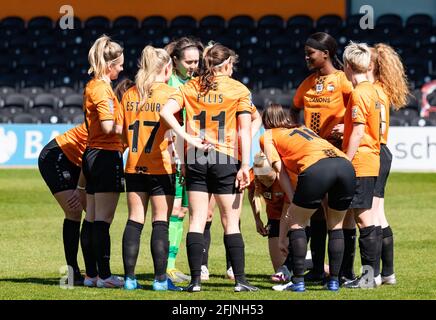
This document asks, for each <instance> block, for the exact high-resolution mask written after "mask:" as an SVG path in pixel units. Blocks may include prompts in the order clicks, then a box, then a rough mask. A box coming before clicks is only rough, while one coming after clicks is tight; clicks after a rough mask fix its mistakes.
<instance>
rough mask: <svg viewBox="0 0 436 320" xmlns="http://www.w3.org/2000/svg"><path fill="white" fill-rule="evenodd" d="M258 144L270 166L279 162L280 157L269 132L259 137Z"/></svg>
mask: <svg viewBox="0 0 436 320" xmlns="http://www.w3.org/2000/svg"><path fill="white" fill-rule="evenodd" d="M259 144H260V148H261V150H262V151H263V153H264V154H265V155H266V157H267V159H268V161H269V163H270V164H271V165H273V164H274V162H277V161H280V160H281V158H280V155H279V153H278V152H277V149H276V148H275V146H274V143H273V139H272V135H271V131H265V133H264V134H263V135H262V136H260V138H259Z"/></svg>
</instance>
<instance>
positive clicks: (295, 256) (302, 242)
mask: <svg viewBox="0 0 436 320" xmlns="http://www.w3.org/2000/svg"><path fill="white" fill-rule="evenodd" d="M288 237H289V247H290V248H289V252H292V260H293V264H294V268H293V271H294V276H293V277H292V281H293V282H294V283H297V282H301V281H304V272H305V267H304V264H305V260H306V252H307V238H306V232H305V231H304V229H291V230H290V231H289V232H288Z"/></svg>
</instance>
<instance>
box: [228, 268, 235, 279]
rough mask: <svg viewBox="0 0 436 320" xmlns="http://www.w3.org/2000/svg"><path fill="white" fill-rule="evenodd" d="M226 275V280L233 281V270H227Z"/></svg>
mask: <svg viewBox="0 0 436 320" xmlns="http://www.w3.org/2000/svg"><path fill="white" fill-rule="evenodd" d="M226 275H227V278H229V279H230V280H235V275H234V273H233V268H232V267H230V268H228V269H227V271H226Z"/></svg>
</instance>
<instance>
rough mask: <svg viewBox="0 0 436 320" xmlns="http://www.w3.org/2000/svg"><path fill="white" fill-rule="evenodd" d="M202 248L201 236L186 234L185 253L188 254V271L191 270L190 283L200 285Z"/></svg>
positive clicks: (202, 238) (199, 234) (200, 234)
mask: <svg viewBox="0 0 436 320" xmlns="http://www.w3.org/2000/svg"><path fill="white" fill-rule="evenodd" d="M203 247H204V237H203V234H202V233H198V232H188V234H187V235H186V251H187V253H188V262H189V269H190V270H191V283H200V275H201V262H202V261H203Z"/></svg>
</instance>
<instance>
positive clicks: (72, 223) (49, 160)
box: [38, 123, 95, 285]
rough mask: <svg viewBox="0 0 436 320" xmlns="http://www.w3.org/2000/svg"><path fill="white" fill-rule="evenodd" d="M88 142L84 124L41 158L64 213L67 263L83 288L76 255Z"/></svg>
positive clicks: (41, 166)
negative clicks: (83, 158) (83, 162)
mask: <svg viewBox="0 0 436 320" xmlns="http://www.w3.org/2000/svg"><path fill="white" fill-rule="evenodd" d="M87 138H88V131H87V130H86V126H85V124H84V123H83V124H81V125H78V126H77V127H75V128H73V129H70V130H68V131H67V132H65V133H64V134H62V135H59V136H57V137H56V138H54V139H53V140H51V141H50V142H49V143H48V144H47V145H46V146H45V147H44V148H43V149H42V150H41V152H40V154H39V158H38V167H39V172H40V173H41V176H42V177H43V179H44V181H45V183H46V184H47V186H48V187H49V189H50V191H51V193H52V194H53V196H54V197H55V199H56V201H57V202H58V203H59V205H60V206H61V208H62V210H63V211H64V213H65V219H64V224H63V228H62V238H63V243H64V253H65V259H66V262H67V265H68V266H70V267H71V268H72V271H73V277H74V278H73V279H74V285H83V280H84V278H83V276H82V275H81V273H80V268H79V264H78V263H77V252H78V250H79V239H80V222H81V220H82V211H83V210H84V209H85V208H86V194H85V177H84V176H83V173H82V172H81V168H82V155H83V153H84V152H85V148H86V140H87ZM86 228H88V225H87V222H86V220H84V221H83V225H82V231H83V229H85V230H86ZM85 232H86V231H85ZM94 264H95V261H94ZM69 285H73V284H70V283H69Z"/></svg>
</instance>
